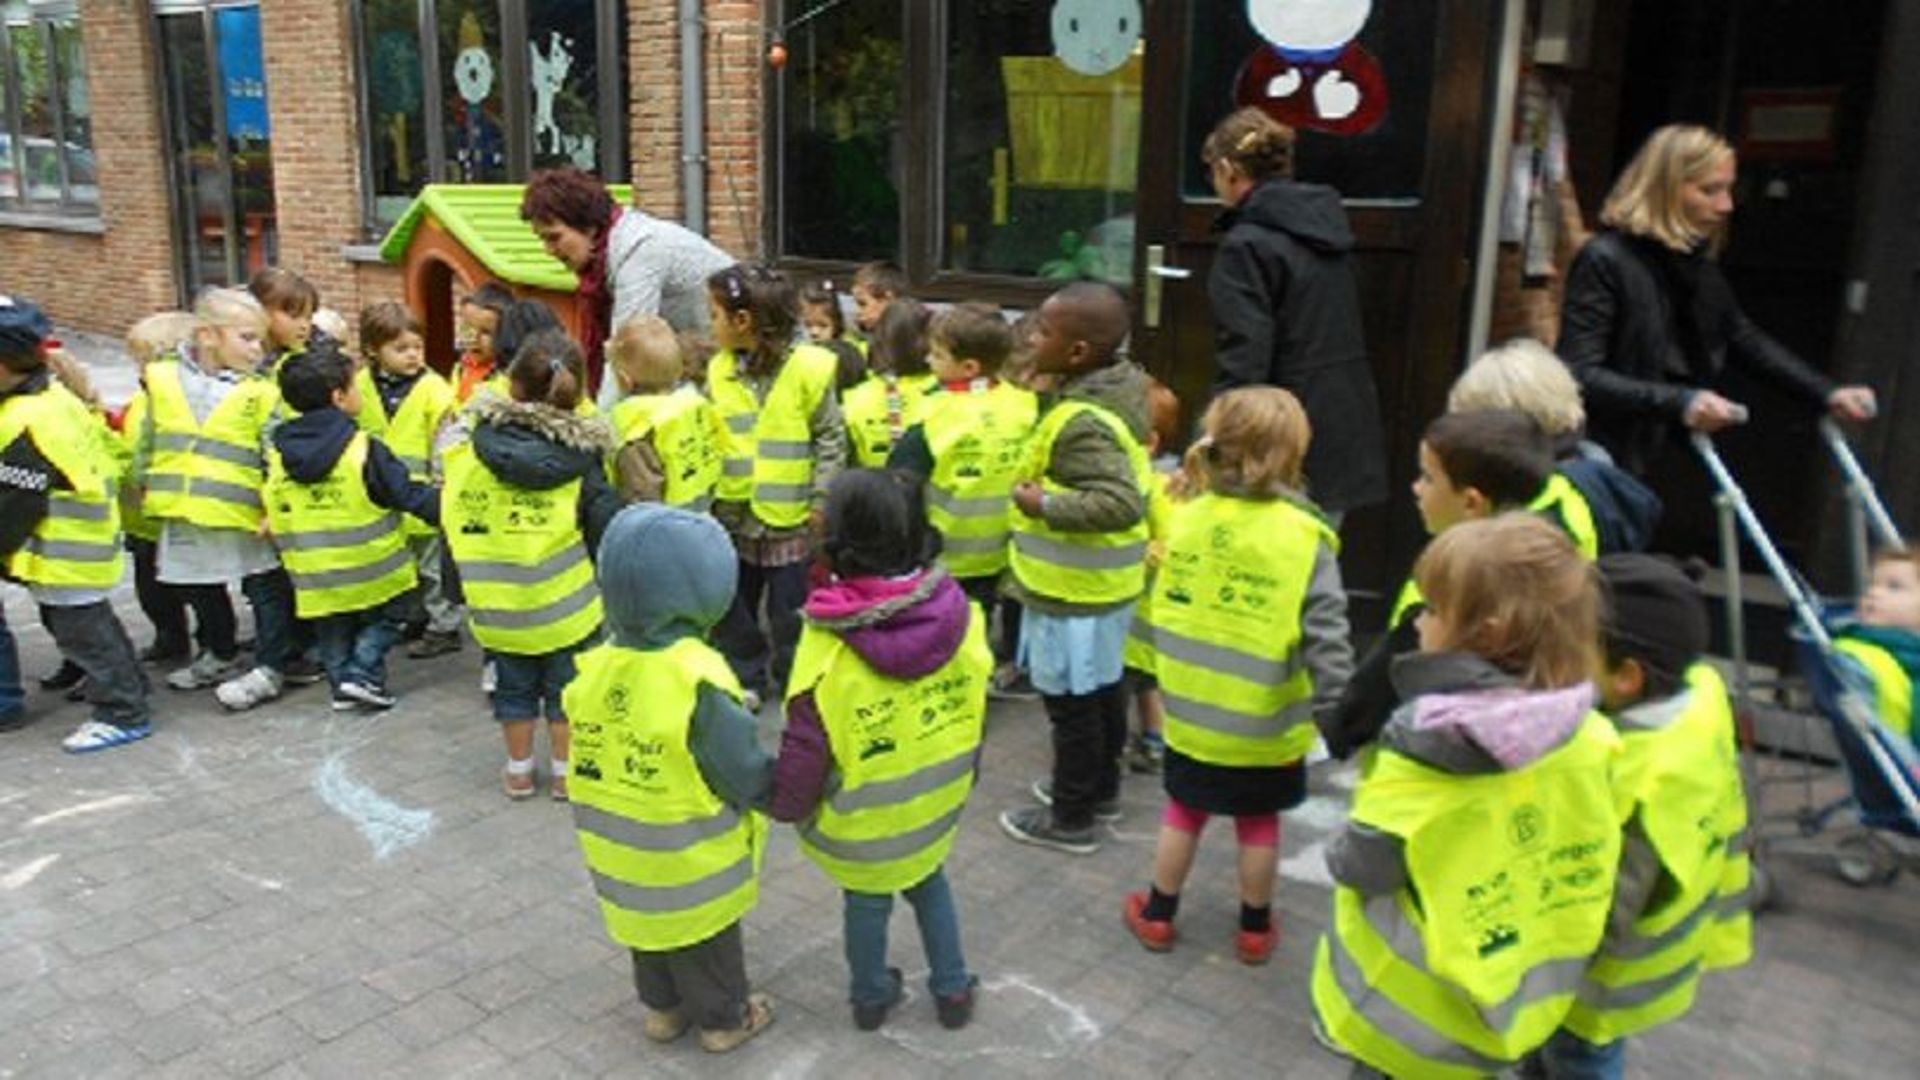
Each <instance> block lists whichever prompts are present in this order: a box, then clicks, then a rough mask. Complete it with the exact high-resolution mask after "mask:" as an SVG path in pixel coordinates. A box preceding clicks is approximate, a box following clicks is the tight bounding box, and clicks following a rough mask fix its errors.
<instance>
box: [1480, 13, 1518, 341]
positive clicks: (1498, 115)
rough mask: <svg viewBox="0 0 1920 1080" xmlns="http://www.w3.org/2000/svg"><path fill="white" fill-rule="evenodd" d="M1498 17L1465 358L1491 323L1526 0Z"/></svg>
mask: <svg viewBox="0 0 1920 1080" xmlns="http://www.w3.org/2000/svg"><path fill="white" fill-rule="evenodd" d="M1500 7H1501V17H1500V53H1499V65H1500V66H1499V69H1498V71H1497V73H1496V75H1495V77H1494V83H1493V109H1492V112H1493V125H1492V130H1491V132H1490V135H1489V138H1488V140H1487V144H1488V145H1487V154H1486V159H1485V160H1486V161H1487V163H1488V166H1487V176H1486V185H1485V186H1484V187H1483V188H1481V190H1480V235H1479V237H1478V238H1477V241H1478V242H1477V243H1476V244H1475V245H1474V258H1473V293H1472V300H1471V307H1470V308H1469V312H1470V314H1469V317H1468V330H1467V355H1466V363H1472V362H1473V360H1474V358H1475V357H1477V356H1479V355H1480V354H1481V353H1483V352H1485V351H1486V349H1487V345H1488V344H1489V342H1488V341H1487V336H1488V332H1489V331H1490V330H1491V329H1492V326H1493V300H1494V295H1493V294H1494V279H1495V277H1496V270H1497V268H1498V266H1499V261H1500V205H1501V203H1502V201H1504V199H1505V197H1506V191H1507V181H1508V179H1509V176H1508V174H1509V173H1510V172H1511V171H1512V168H1513V116H1514V112H1515V110H1516V106H1517V105H1518V101H1519V96H1520V60H1521V56H1520V49H1521V44H1522V42H1521V37H1522V30H1523V29H1524V24H1525V22H1526V4H1524V3H1522V2H1521V0H1505V2H1504V3H1503V4H1501V5H1500Z"/></svg>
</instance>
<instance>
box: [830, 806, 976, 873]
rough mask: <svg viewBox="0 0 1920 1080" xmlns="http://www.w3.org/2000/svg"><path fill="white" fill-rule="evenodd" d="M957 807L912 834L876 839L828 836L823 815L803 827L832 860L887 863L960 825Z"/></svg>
mask: <svg viewBox="0 0 1920 1080" xmlns="http://www.w3.org/2000/svg"><path fill="white" fill-rule="evenodd" d="M963 809H965V807H962V806H956V807H954V808H953V809H952V810H949V811H947V812H946V813H944V814H942V815H940V816H939V817H938V818H936V819H934V820H933V821H929V822H927V823H926V824H925V825H922V826H920V827H919V828H917V829H915V830H913V831H912V832H908V833H901V834H899V835H898V836H882V837H878V838H876V839H873V840H842V839H840V838H838V837H833V836H824V835H822V834H821V832H820V829H819V818H817V817H816V818H814V819H813V820H812V821H809V822H807V823H806V824H805V825H802V826H801V827H800V833H801V835H803V836H805V837H806V838H807V843H809V844H812V845H813V847H814V850H816V851H818V852H820V853H821V854H822V855H825V856H827V857H828V858H830V859H839V860H840V861H841V862H853V863H884V862H892V861H894V860H895V859H904V858H906V857H907V856H909V855H912V854H914V853H916V852H919V851H923V850H925V849H926V848H928V847H930V846H932V845H933V844H934V842H935V841H938V840H939V839H940V838H941V837H942V836H945V835H946V834H947V831H948V830H950V829H953V828H956V827H958V826H959V824H960V811H961V810H963Z"/></svg>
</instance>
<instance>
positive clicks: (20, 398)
mask: <svg viewBox="0 0 1920 1080" xmlns="http://www.w3.org/2000/svg"><path fill="white" fill-rule="evenodd" d="M50 330H51V327H50V325H49V324H48V322H47V318H46V316H45V315H44V314H42V313H41V311H40V309H39V307H37V306H36V305H34V304H33V303H32V302H31V301H29V300H27V299H25V298H23V297H14V296H7V295H4V294H0V564H4V567H5V571H6V576H7V577H8V578H10V579H12V580H14V581H18V582H20V583H22V584H24V585H26V586H27V588H28V590H29V591H30V592H31V593H32V594H33V599H34V602H35V603H36V604H37V605H38V606H39V609H40V624H41V625H42V626H44V627H45V628H46V630H47V633H48V634H49V635H51V636H52V637H53V641H54V644H55V645H57V646H58V647H59V649H60V653H61V655H62V656H63V657H64V658H65V659H66V660H67V661H69V662H71V663H72V664H74V665H76V666H77V667H79V668H80V670H81V672H82V673H83V675H84V677H85V679H86V688H87V700H88V702H89V703H90V704H91V705H92V707H93V708H92V716H91V717H90V718H89V719H87V720H86V721H85V722H83V723H82V724H81V725H80V726H79V727H78V728H76V729H75V730H74V732H73V733H72V734H71V735H68V736H67V737H66V738H65V739H64V740H62V742H61V745H62V746H63V747H64V748H65V749H66V750H67V752H68V753H75V754H81V753H88V752H90V751H94V750H105V749H108V748H110V747H115V746H122V745H125V744H127V743H130V742H134V741H136V740H139V739H144V738H146V737H147V736H148V735H149V734H151V733H152V730H153V729H152V726H151V723H150V715H151V714H150V713H149V711H148V707H147V677H146V675H145V674H144V673H142V672H141V670H140V660H139V658H138V657H137V656H135V655H134V651H133V643H132V642H131V641H129V640H128V639H127V632H126V629H125V628H124V627H123V626H121V624H120V619H119V617H118V616H117V615H115V614H114V612H113V606H112V604H110V603H109V602H108V600H107V597H108V594H109V593H111V592H112V591H113V589H114V587H115V586H117V585H118V584H119V583H120V577H121V574H122V572H123V571H124V569H125V564H126V560H125V558H124V557H123V555H122V553H121V550H120V546H121V536H120V514H119V505H118V503H117V501H116V499H115V497H114V484H115V481H116V479H117V477H118V473H119V464H118V462H116V461H115V460H114V458H113V456H112V454H111V453H110V452H109V450H108V446H107V439H106V437H105V431H104V425H105V420H104V419H102V418H101V417H100V416H99V415H98V414H96V413H94V412H93V410H92V409H90V408H89V407H88V406H87V405H86V404H85V403H84V402H82V401H81V400H80V399H79V398H77V397H75V396H74V395H73V394H72V393H71V392H70V391H68V390H67V389H66V387H64V386H62V385H60V383H59V382H58V381H57V380H56V379H55V378H54V377H53V374H52V373H51V372H50V371H49V369H48V367H47V363H46V352H47V348H46V341H47V338H48V337H49V333H50ZM0 632H3V631H0ZM24 720H25V710H24V708H23V703H22V700H21V693H20V661H19V658H18V657H17V656H16V655H15V653H14V646H13V636H12V634H10V633H8V634H6V640H5V642H4V643H0V729H6V728H12V727H17V726H19V724H21V723H22V722H24Z"/></svg>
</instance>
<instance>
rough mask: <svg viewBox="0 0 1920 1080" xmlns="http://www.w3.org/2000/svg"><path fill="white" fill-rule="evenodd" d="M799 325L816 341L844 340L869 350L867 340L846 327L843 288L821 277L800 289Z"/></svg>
mask: <svg viewBox="0 0 1920 1080" xmlns="http://www.w3.org/2000/svg"><path fill="white" fill-rule="evenodd" d="M800 329H802V330H804V331H806V334H807V340H808V341H811V342H813V343H814V344H815V345H825V344H827V343H828V342H830V341H845V342H847V343H849V344H851V345H853V346H854V347H855V348H856V349H858V350H859V351H860V353H861V355H862V356H864V355H865V354H866V350H867V343H866V341H864V340H862V339H861V338H859V337H856V336H854V334H853V333H852V332H851V331H849V330H848V329H847V316H846V313H845V312H844V311H843V310H842V309H841V307H840V290H839V289H836V288H834V285H833V282H831V281H828V280H826V279H825V278H822V279H821V280H820V281H818V282H816V283H815V284H812V285H809V286H807V287H806V288H805V289H802V290H801V291H800Z"/></svg>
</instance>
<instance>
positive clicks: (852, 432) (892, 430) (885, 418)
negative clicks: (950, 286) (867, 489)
mask: <svg viewBox="0 0 1920 1080" xmlns="http://www.w3.org/2000/svg"><path fill="white" fill-rule="evenodd" d="M931 317H932V313H931V312H929V311H928V310H927V307H926V305H925V304H922V303H920V302H919V301H918V300H910V299H904V298H903V299H900V300H896V301H894V302H893V303H891V304H889V305H887V310H886V313H885V314H884V315H882V316H880V322H879V324H878V325H877V326H875V327H874V331H873V339H872V341H871V343H870V345H869V347H868V349H867V363H868V367H869V368H870V369H871V370H872V373H873V374H872V375H871V376H870V377H869V378H868V379H867V381H865V382H863V383H861V384H860V385H858V386H856V387H854V388H853V389H851V390H849V391H847V395H846V399H845V400H844V401H843V402H842V403H841V406H842V408H843V409H844V410H845V412H846V417H847V441H848V442H849V443H850V444H851V445H852V447H853V458H854V463H855V464H857V465H859V466H860V467H861V468H864V469H877V468H880V467H882V466H884V465H885V464H886V463H887V453H888V452H889V451H891V450H892V449H893V443H894V440H895V439H898V438H899V437H900V433H901V432H902V431H905V430H906V427H907V425H908V424H910V423H912V422H913V421H914V420H916V419H917V418H918V416H919V411H920V403H921V402H922V401H924V400H925V399H926V396H927V391H928V390H931V389H932V388H933V385H934V376H933V374H932V373H931V372H930V371H929V370H928V368H927V325H928V322H929V321H930V319H931Z"/></svg>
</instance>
